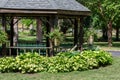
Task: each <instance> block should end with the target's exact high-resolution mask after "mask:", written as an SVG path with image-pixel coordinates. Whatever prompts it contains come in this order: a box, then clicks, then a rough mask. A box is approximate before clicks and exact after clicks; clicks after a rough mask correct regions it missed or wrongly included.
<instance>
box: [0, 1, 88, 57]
mask: <svg viewBox="0 0 120 80" xmlns="http://www.w3.org/2000/svg"><path fill="white" fill-rule="evenodd" d="M0 16H1V30H3V31H4V32H6V33H7V34H8V35H9V45H6V44H2V51H1V54H3V55H6V54H5V53H7V52H6V48H7V49H8V52H9V53H8V54H9V55H18V54H19V51H20V50H23V51H26V50H31V52H34V50H38V52H39V53H41V50H42V49H45V55H47V56H53V55H54V52H55V46H53V45H52V42H51V41H50V38H49V37H46V40H45V43H44V44H45V46H34V45H33V46H27V47H26V46H20V45H19V41H18V38H19V37H18V34H19V33H18V31H19V30H18V29H19V26H18V23H19V22H20V20H21V19H34V20H36V37H37V38H36V45H38V44H43V43H42V41H43V40H42V39H43V37H42V36H43V30H42V27H43V25H44V27H45V28H46V33H45V34H49V33H50V32H53V31H54V29H55V27H56V26H59V22H60V21H61V20H63V19H65V20H66V19H69V20H71V21H72V23H73V25H72V26H73V29H74V31H73V36H74V39H73V46H72V47H74V46H76V49H79V50H82V45H83V23H84V22H83V21H84V18H85V17H87V16H90V10H89V9H88V8H86V7H84V6H83V5H82V4H80V3H78V2H77V1H76V0H69V1H68V0H0ZM63 21H64V20H63ZM8 30H9V31H10V32H9V33H8V32H7V31H8Z"/></svg>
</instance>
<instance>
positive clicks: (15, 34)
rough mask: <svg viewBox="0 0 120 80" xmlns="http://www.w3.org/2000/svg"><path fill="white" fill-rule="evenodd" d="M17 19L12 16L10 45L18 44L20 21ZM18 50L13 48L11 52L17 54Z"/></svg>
mask: <svg viewBox="0 0 120 80" xmlns="http://www.w3.org/2000/svg"><path fill="white" fill-rule="evenodd" d="M16 22H17V19H14V18H13V17H11V23H10V31H11V32H10V47H14V46H17V43H18V23H16ZM14 23H15V24H14ZM16 53H17V50H14V49H11V54H12V55H16Z"/></svg>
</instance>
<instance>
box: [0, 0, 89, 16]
mask: <svg viewBox="0 0 120 80" xmlns="http://www.w3.org/2000/svg"><path fill="white" fill-rule="evenodd" d="M0 13H26V14H28V13H31V14H33V13H36V14H65V15H89V14H90V10H89V9H88V8H86V7H84V6H83V5H82V4H80V3H78V2H77V1H76V0H0Z"/></svg>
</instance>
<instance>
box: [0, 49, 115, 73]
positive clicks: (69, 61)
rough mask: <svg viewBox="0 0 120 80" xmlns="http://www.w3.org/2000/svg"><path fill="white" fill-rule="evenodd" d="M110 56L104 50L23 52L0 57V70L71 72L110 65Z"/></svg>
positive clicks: (2, 71)
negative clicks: (45, 54)
mask: <svg viewBox="0 0 120 80" xmlns="http://www.w3.org/2000/svg"><path fill="white" fill-rule="evenodd" d="M112 62H113V58H112V56H111V55H110V54H109V53H108V52H105V51H82V52H77V51H73V52H60V53H58V54H57V55H56V56H54V57H43V56H40V55H39V54H38V53H30V52H28V53H24V54H20V55H19V56H17V57H3V58H0V72H1V73H4V72H21V73H37V72H51V73H58V72H71V71H84V70H89V69H96V68H99V67H101V66H107V65H111V64H112Z"/></svg>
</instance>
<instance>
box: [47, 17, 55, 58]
mask: <svg viewBox="0 0 120 80" xmlns="http://www.w3.org/2000/svg"><path fill="white" fill-rule="evenodd" d="M46 27H47V34H49V33H50V32H52V31H53V30H54V17H51V16H50V17H47V24H46ZM47 47H51V49H50V50H49V52H48V56H49V57H50V56H53V55H54V43H53V41H52V40H51V39H50V38H48V37H47Z"/></svg>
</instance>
